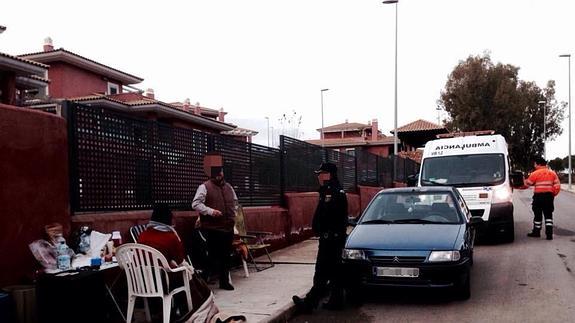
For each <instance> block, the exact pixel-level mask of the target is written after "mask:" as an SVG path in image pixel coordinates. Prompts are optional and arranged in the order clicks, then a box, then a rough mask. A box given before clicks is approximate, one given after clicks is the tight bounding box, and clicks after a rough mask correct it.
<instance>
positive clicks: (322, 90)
mask: <svg viewBox="0 0 575 323" xmlns="http://www.w3.org/2000/svg"><path fill="white" fill-rule="evenodd" d="M328 90H329V89H321V90H320V91H319V92H320V94H321V147H322V148H323V145H324V142H323V140H324V137H323V92H325V91H328Z"/></svg>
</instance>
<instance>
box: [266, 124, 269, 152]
mask: <svg viewBox="0 0 575 323" xmlns="http://www.w3.org/2000/svg"><path fill="white" fill-rule="evenodd" d="M266 120H267V121H268V147H269V146H270V117H266Z"/></svg>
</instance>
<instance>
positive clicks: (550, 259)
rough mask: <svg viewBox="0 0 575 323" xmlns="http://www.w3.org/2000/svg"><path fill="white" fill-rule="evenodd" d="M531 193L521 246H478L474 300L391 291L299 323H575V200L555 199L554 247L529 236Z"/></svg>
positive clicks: (521, 195) (518, 198)
mask: <svg viewBox="0 0 575 323" xmlns="http://www.w3.org/2000/svg"><path fill="white" fill-rule="evenodd" d="M531 195H532V193H531V191H530V190H527V191H516V192H515V193H514V205H515V242H514V243H511V244H499V245H479V246H476V249H475V264H474V266H473V269H472V287H471V288H472V296H471V299H469V300H468V301H454V300H452V299H450V297H449V296H448V295H445V293H442V292H437V291H419V290H408V291H405V290H404V291H396V290H385V291H381V292H380V293H381V294H379V295H369V296H368V298H367V301H366V302H365V303H364V305H363V306H361V307H355V308H354V307H348V308H347V309H346V310H345V311H341V312H329V311H326V310H319V311H317V312H316V313H315V314H314V315H302V316H298V317H296V318H294V319H293V320H292V322H383V321H385V322H575V194H573V193H569V192H562V193H561V194H560V195H559V196H558V197H557V198H556V199H555V213H554V215H555V226H556V230H555V233H556V235H555V240H553V241H547V240H545V239H544V238H541V239H534V238H528V237H526V233H527V232H529V231H530V230H531V226H532V224H531V221H532V213H531V209H530V208H531V205H530V203H531Z"/></svg>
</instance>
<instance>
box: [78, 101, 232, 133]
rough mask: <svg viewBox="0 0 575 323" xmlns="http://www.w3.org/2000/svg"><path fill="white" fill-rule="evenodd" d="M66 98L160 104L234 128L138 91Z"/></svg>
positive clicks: (144, 104) (145, 104) (130, 103)
mask: <svg viewBox="0 0 575 323" xmlns="http://www.w3.org/2000/svg"><path fill="white" fill-rule="evenodd" d="M68 100H70V101H75V102H89V101H98V100H106V101H110V102H114V103H120V104H122V105H124V106H127V107H134V108H136V107H142V106H147V105H156V106H157V105H160V106H163V107H166V108H169V109H172V110H176V111H179V112H182V113H186V114H189V115H190V117H192V118H195V119H196V120H197V119H201V120H205V122H209V123H211V124H213V123H214V122H215V123H216V124H218V125H220V126H224V127H226V128H227V129H231V128H235V127H236V126H235V125H232V124H229V123H225V122H221V121H217V120H214V119H211V118H208V117H204V116H200V115H196V114H193V113H191V112H188V111H184V110H182V109H180V108H178V107H175V106H173V105H171V104H169V103H165V102H162V101H158V100H155V99H152V98H149V97H146V96H144V95H142V94H140V93H118V94H112V95H103V94H94V95H89V96H82V97H75V98H68Z"/></svg>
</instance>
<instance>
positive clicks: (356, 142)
mask: <svg viewBox="0 0 575 323" xmlns="http://www.w3.org/2000/svg"><path fill="white" fill-rule="evenodd" d="M306 142H308V143H310V144H313V145H318V146H321V144H322V142H323V145H324V146H326V147H355V146H385V145H393V137H380V139H379V140H375V141H372V140H366V139H364V138H361V137H356V138H336V139H325V140H321V139H314V140H306Z"/></svg>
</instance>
